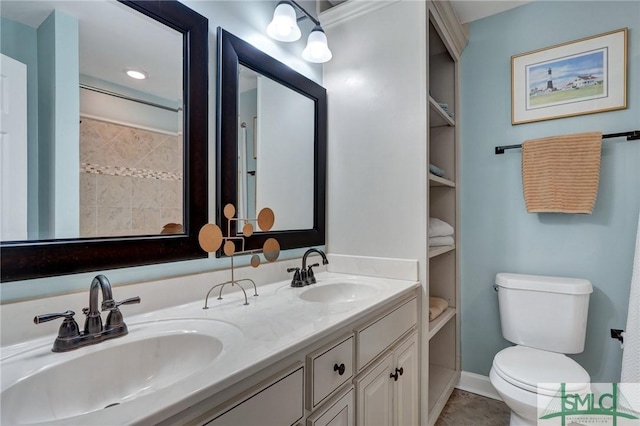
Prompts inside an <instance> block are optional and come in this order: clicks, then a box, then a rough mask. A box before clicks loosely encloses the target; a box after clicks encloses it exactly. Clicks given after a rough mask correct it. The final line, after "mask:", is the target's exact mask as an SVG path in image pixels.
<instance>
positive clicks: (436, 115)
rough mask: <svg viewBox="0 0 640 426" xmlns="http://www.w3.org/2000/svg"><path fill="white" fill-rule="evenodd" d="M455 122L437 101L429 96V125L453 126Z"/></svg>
mask: <svg viewBox="0 0 640 426" xmlns="http://www.w3.org/2000/svg"><path fill="white" fill-rule="evenodd" d="M455 125H456V123H455V121H454V120H453V118H451V117H449V114H447V113H446V111H445V110H443V109H442V108H441V107H440V105H438V102H436V100H435V99H433V98H432V97H431V96H429V127H442V126H451V127H453V126H455Z"/></svg>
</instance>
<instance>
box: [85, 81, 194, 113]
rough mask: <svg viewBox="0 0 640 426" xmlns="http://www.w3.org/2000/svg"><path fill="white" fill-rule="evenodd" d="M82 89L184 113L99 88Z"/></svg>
mask: <svg viewBox="0 0 640 426" xmlns="http://www.w3.org/2000/svg"><path fill="white" fill-rule="evenodd" d="M80 88H81V89H86V90H91V91H92V92H96V93H102V94H103V95H109V96H114V97H116V98H120V99H124V100H127V101H133V102H138V103H140V104H144V105H149V106H152V107H156V108H161V109H164V110H167V111H171V112H180V111H182V108H172V107H168V106H166V105H162V104H158V103H155V102H150V101H144V100H142V99H136V98H132V97H130V96H125V95H122V94H120V93H116V92H111V91H109V90H104V89H98V88H97V87H93V86H88V85H86V84H80Z"/></svg>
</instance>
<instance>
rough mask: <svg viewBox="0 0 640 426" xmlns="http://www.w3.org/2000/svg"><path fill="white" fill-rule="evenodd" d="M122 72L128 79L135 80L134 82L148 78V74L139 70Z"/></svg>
mask: <svg viewBox="0 0 640 426" xmlns="http://www.w3.org/2000/svg"><path fill="white" fill-rule="evenodd" d="M124 72H125V73H126V74H127V75H128V76H129V77H131V78H135V79H136V80H144V79H145V78H149V74H148V73H146V72H144V71H141V70H134V69H128V70H124Z"/></svg>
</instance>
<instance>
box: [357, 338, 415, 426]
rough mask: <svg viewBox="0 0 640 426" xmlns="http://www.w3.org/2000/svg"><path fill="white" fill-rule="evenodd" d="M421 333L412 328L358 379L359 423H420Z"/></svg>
mask: <svg viewBox="0 0 640 426" xmlns="http://www.w3.org/2000/svg"><path fill="white" fill-rule="evenodd" d="M418 353H419V352H418V333H417V332H416V330H413V331H411V332H410V333H409V334H408V335H407V336H406V337H405V338H404V339H403V340H402V341H401V342H400V343H398V344H397V345H396V346H394V348H393V349H392V350H390V351H388V352H387V353H386V354H385V355H384V356H383V357H382V358H381V359H380V360H379V361H378V362H375V363H374V364H373V365H371V366H370V367H368V368H367V369H365V370H364V371H363V372H362V373H361V374H360V375H359V376H358V377H357V378H356V379H355V380H354V382H355V386H356V400H357V425H358V426H368V425H373V424H376V425H389V426H391V425H418V424H419V420H418V418H419V412H420V405H419V399H418V387H419V383H420V375H419V367H418V365H419V364H418V361H419V359H418Z"/></svg>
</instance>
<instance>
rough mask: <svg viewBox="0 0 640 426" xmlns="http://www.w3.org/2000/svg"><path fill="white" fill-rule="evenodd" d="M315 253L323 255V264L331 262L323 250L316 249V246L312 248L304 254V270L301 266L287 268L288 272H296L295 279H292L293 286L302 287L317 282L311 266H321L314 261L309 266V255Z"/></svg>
mask: <svg viewBox="0 0 640 426" xmlns="http://www.w3.org/2000/svg"><path fill="white" fill-rule="evenodd" d="M313 253H317V254H319V255H320V256H322V264H323V265H327V264H329V260H328V259H327V255H326V254H324V252H323V251H322V250H319V249H316V248H310V249H309V250H307V251H306V252H305V253H304V255H303V256H302V270H301V269H300V268H288V269H287V272H294V274H293V279H292V280H291V287H302V286H305V285H309V284H315V283H316V277H315V275H314V274H313V269H311V268H315V267H316V266H320V264H319V263H314V264H313V265H309V266H308V267H307V257H309V255H311V254H313Z"/></svg>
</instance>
